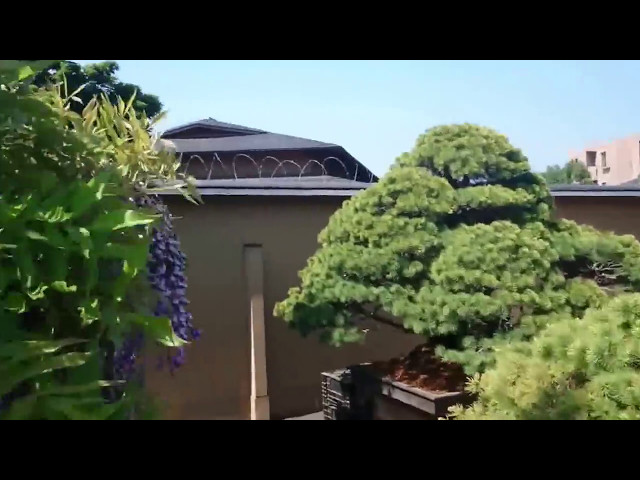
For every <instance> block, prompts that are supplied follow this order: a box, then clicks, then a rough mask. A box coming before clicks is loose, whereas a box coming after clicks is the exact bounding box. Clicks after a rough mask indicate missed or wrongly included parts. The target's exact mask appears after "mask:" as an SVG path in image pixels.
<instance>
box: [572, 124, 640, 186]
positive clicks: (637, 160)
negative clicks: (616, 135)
mask: <svg viewBox="0 0 640 480" xmlns="http://www.w3.org/2000/svg"><path fill="white" fill-rule="evenodd" d="M588 152H595V154H596V155H595V157H596V158H595V160H596V162H595V165H594V166H589V165H588V162H587V156H588ZM603 153H604V154H605V155H606V166H605V165H603V163H602V154H603ZM569 159H570V160H573V159H576V160H578V161H580V162H582V163H583V164H585V165H587V169H588V170H589V173H591V178H593V179H594V180H596V181H597V182H598V184H600V185H603V184H606V185H619V184H621V183H625V182H629V181H631V180H635V179H637V178H638V175H640V135H632V136H629V137H626V138H622V139H619V140H615V141H613V142H610V143H608V144H601V145H594V146H591V147H589V148H586V149H583V150H576V151H572V152H569Z"/></svg>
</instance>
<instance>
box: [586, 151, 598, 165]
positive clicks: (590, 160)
mask: <svg viewBox="0 0 640 480" xmlns="http://www.w3.org/2000/svg"><path fill="white" fill-rule="evenodd" d="M595 166H596V152H587V167H595Z"/></svg>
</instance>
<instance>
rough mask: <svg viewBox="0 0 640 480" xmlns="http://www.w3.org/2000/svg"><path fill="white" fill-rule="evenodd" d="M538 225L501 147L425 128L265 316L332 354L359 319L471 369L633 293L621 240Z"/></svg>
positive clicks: (503, 141) (469, 132)
mask: <svg viewBox="0 0 640 480" xmlns="http://www.w3.org/2000/svg"><path fill="white" fill-rule="evenodd" d="M552 213H553V212H552V199H551V196H550V193H549V190H548V189H547V187H546V184H545V182H544V180H543V178H542V177H541V176H539V175H537V174H534V173H532V172H531V169H530V166H529V162H528V160H527V158H526V157H525V156H524V155H523V153H522V152H521V151H520V150H518V149H517V148H514V147H513V146H512V145H511V144H510V143H509V141H508V140H507V138H506V137H505V136H503V135H500V134H499V133H497V132H495V131H493V130H491V129H488V128H484V127H480V126H476V125H469V124H464V125H449V126H440V127H435V128H432V129H430V130H428V131H427V132H426V133H424V134H423V135H421V136H420V137H419V138H418V140H417V142H416V144H415V146H414V148H413V149H412V150H411V151H410V152H408V153H404V154H402V155H401V156H400V157H399V158H398V159H397V160H396V162H395V163H394V165H393V166H392V168H391V169H390V171H389V172H388V173H387V175H385V176H384V177H383V178H382V179H381V180H380V181H379V182H378V183H377V184H375V185H373V186H371V187H370V188H368V189H367V190H365V191H363V192H361V193H360V194H358V195H356V196H354V197H353V198H351V199H349V200H348V201H346V202H345V203H344V204H343V206H342V208H341V209H340V210H338V211H337V212H335V214H334V215H333V216H332V217H331V219H330V220H329V223H328V225H327V227H326V228H325V229H324V230H323V231H322V232H321V233H320V236H319V242H320V248H319V249H318V251H317V252H316V253H315V254H314V255H313V256H312V257H311V258H310V259H309V261H308V263H307V265H306V267H305V268H304V269H303V270H302V271H301V272H300V279H301V283H300V286H298V287H295V288H292V289H291V290H290V291H289V294H288V297H287V298H286V299H285V300H284V301H283V302H281V303H279V304H277V305H276V308H275V313H276V315H278V316H279V317H281V318H283V319H284V320H285V321H286V322H288V323H289V324H290V325H291V326H292V327H294V328H296V329H297V330H298V331H300V332H301V333H302V334H303V335H308V334H311V333H314V332H316V333H319V334H320V336H321V338H323V339H324V340H326V341H328V342H329V343H331V344H333V345H341V344H343V343H345V342H353V341H359V340H362V339H363V336H364V335H365V333H366V331H367V328H366V325H367V324H368V323H369V322H371V320H378V321H380V322H383V323H387V324H394V325H397V326H399V327H400V328H403V329H406V330H408V331H411V332H414V333H417V334H421V335H424V336H426V337H427V338H428V339H429V341H430V342H432V343H433V344H434V345H437V346H438V353H439V354H440V355H441V356H443V357H444V358H445V359H446V360H449V361H455V362H458V363H460V364H462V365H463V366H464V367H465V371H467V373H469V374H472V373H475V372H481V371H484V369H485V368H487V367H488V366H490V365H492V364H493V360H494V345H496V344H499V343H501V342H503V341H505V339H514V340H518V339H528V338H531V336H532V335H533V334H535V333H536V332H538V331H540V329H542V328H544V327H545V326H546V325H547V324H548V323H549V322H550V318H551V317H552V316H553V314H563V315H571V316H575V317H581V316H582V315H583V314H584V311H585V310H586V309H587V308H589V307H597V306H600V305H602V304H603V303H604V301H605V299H607V298H608V297H609V296H611V295H615V294H617V293H618V292H622V291H627V290H632V291H636V290H638V289H639V287H640V244H639V243H638V242H637V241H636V240H635V239H634V238H633V237H632V236H617V235H614V234H611V233H601V232H598V231H597V230H595V229H593V228H591V227H585V226H579V225H577V224H575V223H574V222H571V221H567V220H559V221H558V220H555V219H554V218H553V216H552Z"/></svg>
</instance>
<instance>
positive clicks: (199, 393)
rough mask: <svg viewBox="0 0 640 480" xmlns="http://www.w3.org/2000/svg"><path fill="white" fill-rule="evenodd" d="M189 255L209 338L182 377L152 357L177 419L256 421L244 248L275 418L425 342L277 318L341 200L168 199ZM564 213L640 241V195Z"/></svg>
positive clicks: (560, 209) (561, 200)
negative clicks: (258, 295)
mask: <svg viewBox="0 0 640 480" xmlns="http://www.w3.org/2000/svg"><path fill="white" fill-rule="evenodd" d="M168 201H169V203H170V207H171V210H172V212H173V213H174V215H176V216H178V217H182V218H180V219H178V220H176V222H175V224H176V229H177V231H178V233H179V235H180V239H181V242H182V245H183V248H184V250H185V251H186V253H187V255H188V257H189V264H188V272H187V273H188V280H189V288H188V296H189V298H190V300H191V305H190V309H191V311H192V313H193V315H194V318H195V323H196V325H197V326H198V327H199V328H202V330H203V336H202V338H201V339H200V340H198V341H197V342H195V343H194V344H193V345H190V346H189V347H188V348H187V362H186V364H185V365H184V366H183V367H182V368H181V369H180V371H179V372H177V374H176V375H175V376H173V377H172V376H171V375H170V374H168V373H167V372H166V371H158V370H156V369H155V368H153V367H154V363H155V361H156V358H157V357H156V353H155V352H150V354H149V355H148V358H147V361H148V366H147V385H148V389H149V390H150V392H151V393H155V394H156V397H158V398H160V399H161V402H162V406H163V407H164V412H165V418H168V419H247V418H249V411H250V385H251V382H250V333H249V312H248V301H247V298H246V286H245V280H244V276H243V257H242V254H243V245H245V244H261V245H262V246H263V255H264V288H265V292H264V295H265V297H264V299H265V323H266V357H267V380H268V393H269V397H270V411H271V418H275V419H279V418H285V417H294V416H299V415H304V414H307V413H310V412H313V411H318V410H320V409H321V403H320V402H321V395H320V373H321V372H322V371H325V370H331V369H336V368H340V367H343V366H345V365H349V364H353V363H360V362H365V361H373V360H382V359H387V358H391V357H393V356H396V355H399V354H402V353H406V352H408V351H409V350H411V349H412V348H413V347H414V346H415V345H417V344H418V343H419V342H420V341H422V339H421V338H420V337H417V336H412V335H405V334H402V333H399V332H397V331H395V330H392V329H388V328H383V329H381V330H380V331H378V332H375V333H372V334H370V337H369V338H368V341H367V342H366V343H365V344H364V345H349V346H345V347H342V348H338V349H337V348H333V347H329V346H326V345H322V344H320V343H319V342H318V341H317V340H316V339H314V338H307V339H303V338H301V337H300V335H299V334H298V333H297V332H296V331H293V330H290V329H288V328H287V326H286V324H285V323H284V322H283V321H282V320H280V319H277V318H274V317H273V315H272V312H273V307H274V305H275V303H276V302H277V301H279V300H281V299H283V298H285V296H286V293H287V290H288V289H289V288H290V287H292V286H295V285H297V284H298V277H297V272H298V271H299V270H300V269H301V268H302V267H303V266H304V265H305V263H306V260H307V258H308V257H309V256H311V255H312V254H313V253H314V251H315V250H316V248H317V241H316V239H317V235H318V233H319V232H320V230H321V229H322V228H323V227H324V226H325V225H326V223H327V220H328V218H329V216H330V215H331V214H332V213H333V212H334V211H335V210H336V209H337V208H338V207H339V205H340V204H341V202H342V199H336V198H319V197H306V198H278V197H252V198H247V197H205V204H204V205H201V206H198V207H194V206H192V205H190V204H187V203H186V202H185V201H184V200H182V199H180V198H177V197H171V199H170V200H168ZM555 203H556V208H557V213H558V215H559V216H560V217H564V218H569V219H572V220H576V221H578V222H580V223H586V224H590V225H593V226H595V227H597V228H600V229H603V230H611V231H614V232H616V233H620V234H625V233H630V234H634V235H636V236H638V237H639V238H640V214H639V213H640V199H636V198H606V197H604V198H603V197H599V198H594V197H577V198H576V197H574V198H572V197H558V198H556V199H555Z"/></svg>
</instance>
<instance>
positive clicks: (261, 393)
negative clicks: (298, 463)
mask: <svg viewBox="0 0 640 480" xmlns="http://www.w3.org/2000/svg"><path fill="white" fill-rule="evenodd" d="M244 268H245V277H246V282H247V292H248V300H249V321H250V325H251V328H250V334H251V420H269V395H268V393H267V354H266V345H265V343H266V342H265V326H264V271H263V258H262V246H261V245H245V246H244Z"/></svg>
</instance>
